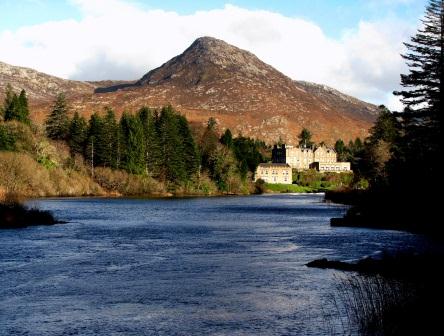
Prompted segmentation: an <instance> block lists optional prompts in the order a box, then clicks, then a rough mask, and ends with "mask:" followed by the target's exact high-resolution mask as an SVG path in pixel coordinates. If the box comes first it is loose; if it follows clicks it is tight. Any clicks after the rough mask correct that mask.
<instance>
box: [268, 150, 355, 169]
mask: <svg viewBox="0 0 444 336" xmlns="http://www.w3.org/2000/svg"><path fill="white" fill-rule="evenodd" d="M272 162H273V163H287V164H289V165H290V166H291V168H294V169H298V170H304V169H316V170H318V171H322V172H326V171H331V172H344V171H350V162H338V160H337V154H336V151H335V150H334V149H333V148H331V147H327V146H319V147H317V148H315V149H313V148H304V147H293V146H286V145H281V146H277V145H275V146H274V148H273V150H272Z"/></svg>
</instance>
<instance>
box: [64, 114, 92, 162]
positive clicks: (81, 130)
mask: <svg viewBox="0 0 444 336" xmlns="http://www.w3.org/2000/svg"><path fill="white" fill-rule="evenodd" d="M87 134H88V127H87V123H86V120H85V118H83V117H80V116H79V113H78V112H76V113H75V114H74V117H73V118H72V120H71V122H70V125H69V137H68V145H69V148H70V151H71V155H72V156H74V155H75V154H83V150H84V147H85V141H86V137H87Z"/></svg>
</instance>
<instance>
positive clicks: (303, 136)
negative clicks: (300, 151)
mask: <svg viewBox="0 0 444 336" xmlns="http://www.w3.org/2000/svg"><path fill="white" fill-rule="evenodd" d="M311 137H312V135H311V132H310V131H309V130H308V129H306V128H303V129H302V131H301V133H300V134H299V135H298V139H299V146H300V147H304V148H309V147H312V146H313V145H314V143H313V142H312V141H311Z"/></svg>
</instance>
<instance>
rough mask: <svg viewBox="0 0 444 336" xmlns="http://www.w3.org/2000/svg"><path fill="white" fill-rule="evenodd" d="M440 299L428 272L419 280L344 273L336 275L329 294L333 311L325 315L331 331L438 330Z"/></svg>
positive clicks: (439, 290) (382, 335) (379, 333)
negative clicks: (333, 291) (339, 275)
mask: <svg viewBox="0 0 444 336" xmlns="http://www.w3.org/2000/svg"><path fill="white" fill-rule="evenodd" d="M440 279H441V278H440ZM442 299H443V290H442V283H441V282H440V281H436V279H434V278H431V277H430V275H428V276H426V277H425V278H422V279H421V280H419V279H418V278H416V279H415V280H412V279H405V278H404V279H399V278H398V279H396V278H389V277H384V276H381V275H347V276H345V277H341V278H339V277H338V278H337V286H336V291H335V293H333V294H332V296H331V297H330V301H331V302H330V303H333V306H334V307H336V314H333V315H330V316H327V317H328V319H329V321H330V322H329V324H330V326H331V327H330V330H332V332H331V334H335V335H338V334H344V335H351V334H358V335H365V336H367V335H372V336H373V335H377V336H386V335H390V336H394V335H403V336H404V335H435V334H442V333H441V332H442V330H443V327H442V323H441V319H442V311H443V309H442V308H441V305H442ZM439 330H441V332H440V331H439Z"/></svg>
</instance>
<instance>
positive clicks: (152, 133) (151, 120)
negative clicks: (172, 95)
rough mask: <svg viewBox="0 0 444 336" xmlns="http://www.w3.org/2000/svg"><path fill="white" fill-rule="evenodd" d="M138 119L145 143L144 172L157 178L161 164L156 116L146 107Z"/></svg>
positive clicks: (140, 111)
mask: <svg viewBox="0 0 444 336" xmlns="http://www.w3.org/2000/svg"><path fill="white" fill-rule="evenodd" d="M138 117H139V119H140V122H141V123H142V125H143V133H144V134H143V136H144V141H145V170H146V173H147V174H150V175H151V176H155V177H157V176H158V175H159V167H160V164H161V154H160V145H159V136H158V134H157V129H156V116H155V115H154V114H153V111H151V110H150V109H149V108H147V107H142V108H141V109H140V110H139V112H138Z"/></svg>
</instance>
